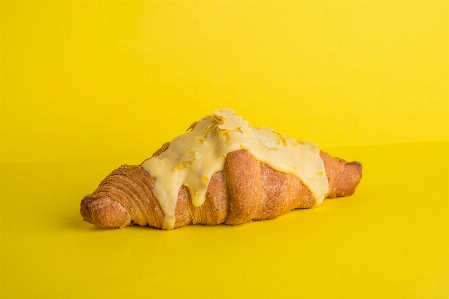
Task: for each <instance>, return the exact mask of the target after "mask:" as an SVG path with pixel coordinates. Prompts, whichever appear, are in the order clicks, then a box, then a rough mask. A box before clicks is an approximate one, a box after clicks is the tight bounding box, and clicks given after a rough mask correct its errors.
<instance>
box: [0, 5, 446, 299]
mask: <svg viewBox="0 0 449 299" xmlns="http://www.w3.org/2000/svg"><path fill="white" fill-rule="evenodd" d="M0 22H1V23H0V26H1V27H0V46H1V53H0V54H1V55H0V63H1V64H0V75H1V85H0V96H1V102H0V112H1V118H0V121H1V123H0V138H1V140H0V141H1V144H0V146H1V148H0V163H1V164H0V166H1V168H0V171H1V173H0V175H1V181H0V183H1V193H0V196H1V197H0V200H1V206H0V208H1V227H0V233H1V248H0V249H1V251H0V252H1V264H0V267H1V268H0V272H1V286H0V297H2V298H63V297H64V298H70V297H73V298H80V297H84V298H106V297H124V296H127V297H135V296H139V297H143V298H155V297H157V298H169V297H170V298H180V297H187V298H192V297H194V296H195V297H208V298H230V297H242V298H243V297H245V298H252V297H266V298H273V297H277V298H284V297H285V298H287V297H290V298H291V297H304V298H340V297H341V298H361V297H364V298H379V297H381V298H415V297H416V298H448V297H449V241H448V239H449V238H448V229H447V227H449V217H448V215H449V203H448V202H449V201H448V200H447V187H446V186H447V182H448V179H449V176H448V172H447V169H449V158H448V152H449V2H446V1H444V2H433V1H432V2H430V1H395V2H384V1H370V2H365V1H360V2H353V1H342V2H340V1H322V2H321V1H320V2H311V1H310V2H284V1H279V2H269V1H267V2H259V1H250V2H228V1H219V2H204V1H201V2H188V1H183V2H121V1H112V2H107V1H66V2H62V1H61V2H59V1H43V2H34V1H33V2H26V1H17V2H16V1H1V2H0ZM220 107H228V108H233V109H234V110H236V112H237V113H239V114H240V115H242V116H243V117H244V119H246V120H248V121H250V123H251V124H253V125H255V126H266V127H272V128H274V129H276V130H278V131H279V132H282V133H284V134H285V135H287V136H292V137H295V138H297V139H302V140H309V141H314V142H316V143H317V144H318V145H319V146H320V147H321V148H322V149H324V150H327V151H329V152H330V153H331V154H333V155H335V156H340V157H342V158H345V159H347V160H359V161H361V162H362V163H363V167H364V177H363V179H362V183H361V185H360V186H359V188H358V190H357V192H356V193H355V194H354V195H353V196H351V197H348V198H341V199H337V200H327V201H325V202H324V203H323V205H322V206H320V207H319V208H317V209H312V210H295V211H292V212H290V213H287V214H285V215H283V216H281V217H280V218H278V219H276V220H272V221H265V222H254V223H250V224H245V225H241V226H237V227H228V226H216V227H204V226H190V227H186V228H182V229H179V230H175V231H170V232H165V231H160V230H155V229H151V228H139V227H130V228H126V229H123V230H101V229H97V228H94V227H92V226H91V225H89V224H86V223H83V222H82V219H81V216H79V202H80V200H81V198H82V197H83V196H84V195H85V194H86V193H89V192H92V191H93V190H94V189H95V187H96V186H97V184H98V183H99V182H100V180H101V179H102V178H103V177H105V176H106V175H107V174H108V173H109V172H110V171H112V169H114V168H115V167H117V166H119V165H121V164H124V163H127V164H137V163H140V162H141V161H142V160H143V159H144V158H146V157H148V156H150V155H151V154H152V153H153V152H154V151H155V150H156V149H157V148H158V147H159V146H160V145H161V144H162V143H164V142H166V141H169V140H171V139H172V138H173V137H175V136H176V135H179V134H181V133H182V132H184V131H185V129H186V128H187V127H188V126H189V125H190V124H191V123H192V122H194V121H196V120H198V119H199V118H201V117H202V116H204V115H207V114H211V113H212V112H213V109H215V108H220Z"/></svg>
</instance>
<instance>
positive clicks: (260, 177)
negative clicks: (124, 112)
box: [80, 143, 362, 228]
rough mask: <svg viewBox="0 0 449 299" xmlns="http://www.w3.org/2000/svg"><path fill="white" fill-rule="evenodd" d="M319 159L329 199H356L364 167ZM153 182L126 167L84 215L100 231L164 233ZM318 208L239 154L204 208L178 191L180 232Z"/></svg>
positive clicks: (287, 178)
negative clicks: (140, 229)
mask: <svg viewBox="0 0 449 299" xmlns="http://www.w3.org/2000/svg"><path fill="white" fill-rule="evenodd" d="M168 147H169V144H168V143H167V144H164V146H163V147H162V148H161V149H159V150H158V151H157V152H156V153H155V154H154V155H159V154H160V153H162V152H163V151H165V150H166V149H167V148H168ZM320 156H321V158H322V160H323V163H324V166H325V169H326V174H327V177H328V181H329V192H328V194H327V196H328V197H337V196H347V195H351V194H352V193H353V192H354V191H355V188H356V187H357V185H358V183H359V181H360V179H361V175H362V166H361V164H360V163H359V162H350V163H348V162H346V161H344V160H342V159H339V158H333V157H331V156H330V155H328V154H327V153H324V152H321V154H320ZM154 180H155V179H154V178H153V177H151V176H150V175H149V174H148V172H146V171H145V170H144V169H143V168H142V166H141V165H137V166H128V165H123V166H121V167H119V168H118V169H116V170H114V171H113V172H112V173H111V174H110V175H109V176H107V177H106V178H105V179H104V180H103V181H102V182H101V183H100V185H99V187H98V188H97V189H96V190H95V191H94V192H93V193H92V194H89V195H86V197H84V199H83V200H82V201H81V210H80V211H81V215H82V216H83V218H84V220H85V221H87V222H89V223H92V224H94V225H97V226H100V227H125V226H127V225H129V224H133V223H136V224H139V225H142V226H144V225H149V226H152V227H156V228H161V227H162V224H163V219H164V214H163V212H162V210H161V208H160V206H159V203H158V201H157V199H156V197H155V196H154V195H153V192H152V189H153V183H154ZM314 204H315V200H314V198H313V196H312V194H311V192H310V191H309V190H308V189H307V188H306V187H305V186H304V185H303V184H302V183H301V182H300V181H299V180H298V179H297V178H296V177H294V176H293V175H291V174H285V173H281V172H278V171H275V170H274V169H272V168H271V167H269V166H268V165H266V164H264V163H261V162H259V161H257V160H256V159H255V158H253V157H252V155H251V154H250V153H249V152H248V151H246V150H239V151H235V152H231V153H229V154H228V156H227V158H226V162H225V166H224V168H223V171H220V172H217V173H215V174H214V175H213V176H212V178H211V181H210V183H209V186H208V190H207V194H206V200H205V202H204V204H203V205H201V206H200V207H195V206H193V204H192V202H191V200H190V195H189V192H188V190H187V188H186V187H182V188H181V189H180V190H179V194H178V201H177V204H176V209H175V217H176V222H175V228H177V227H182V226H186V225H188V224H206V225H215V224H220V223H225V224H230V225H236V224H241V223H245V222H248V221H251V220H265V219H272V218H276V217H278V216H279V215H282V214H283V213H285V212H288V211H290V210H292V209H295V208H310V207H312V206H314Z"/></svg>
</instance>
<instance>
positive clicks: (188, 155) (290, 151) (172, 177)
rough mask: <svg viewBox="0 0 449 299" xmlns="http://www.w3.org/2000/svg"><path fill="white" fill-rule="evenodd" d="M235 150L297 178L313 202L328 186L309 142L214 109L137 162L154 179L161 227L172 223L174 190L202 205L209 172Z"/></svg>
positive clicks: (173, 222) (173, 216) (317, 156)
mask: <svg viewBox="0 0 449 299" xmlns="http://www.w3.org/2000/svg"><path fill="white" fill-rule="evenodd" d="M240 149H246V150H248V151H249V152H250V153H251V155H252V156H253V157H254V158H255V159H257V160H258V161H260V162H263V163H265V164H267V165H269V166H270V167H271V168H273V169H275V170H277V171H280V172H284V173H291V174H293V175H294V176H295V177H297V178H298V179H299V180H300V181H301V182H302V183H303V184H304V185H305V186H306V187H307V188H309V190H310V191H311V193H312V195H313V197H314V198H315V206H317V205H319V204H321V202H322V201H323V199H324V196H325V194H326V192H327V190H328V188H329V186H328V181H327V177H326V172H325V169H324V164H323V161H322V160H321V158H320V150H319V149H318V147H317V146H316V145H315V144H314V143H312V142H297V141H296V140H295V139H293V138H290V137H286V136H284V135H282V134H280V133H278V132H276V131H274V130H272V129H267V128H254V127H252V126H251V125H250V124H249V123H248V122H247V121H245V120H243V119H242V117H241V116H239V115H237V114H236V113H235V112H234V111H233V110H231V109H218V110H215V114H212V115H208V116H205V117H203V118H202V119H200V120H199V121H198V122H196V123H193V124H192V125H191V126H190V127H189V128H188V129H187V132H186V133H184V134H182V135H180V136H178V137H175V138H174V139H173V140H172V141H171V143H170V146H169V148H168V149H167V150H166V151H165V152H163V153H162V154H160V155H159V156H156V157H152V158H150V159H148V160H146V161H145V162H144V163H143V164H142V166H143V168H144V169H145V170H146V171H147V172H148V173H149V174H150V175H151V176H152V177H154V178H155V179H156V180H155V181H154V186H153V194H154V195H155V196H156V198H157V200H158V202H159V204H160V206H161V208H162V211H163V212H164V215H165V219H164V224H163V228H164V229H172V228H174V225H175V221H176V219H175V208H176V202H177V199H178V193H179V189H180V188H181V187H182V186H183V185H184V186H186V187H187V188H188V190H189V193H190V197H191V199H192V204H193V205H194V206H196V207H199V206H201V205H202V204H203V203H204V201H205V196H206V191H207V187H208V184H209V181H210V178H211V177H212V175H213V174H214V173H215V172H218V171H221V170H222V169H223V167H224V163H225V160H226V155H227V154H228V153H230V152H233V151H236V150H240Z"/></svg>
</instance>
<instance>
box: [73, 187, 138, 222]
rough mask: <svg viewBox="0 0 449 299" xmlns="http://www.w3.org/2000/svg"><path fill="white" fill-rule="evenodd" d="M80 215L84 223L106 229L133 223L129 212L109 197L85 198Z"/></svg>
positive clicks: (88, 196)
mask: <svg viewBox="0 0 449 299" xmlns="http://www.w3.org/2000/svg"><path fill="white" fill-rule="evenodd" d="M80 213H81V216H82V217H83V220H84V221H86V222H88V223H91V224H93V225H96V226H99V227H104V228H121V227H125V226H127V225H129V224H130V223H131V219H130V217H129V214H128V211H127V210H126V209H125V208H124V207H123V206H122V205H121V204H120V203H118V202H115V201H113V200H111V199H110V198H108V197H99V198H92V197H91V196H90V195H87V196H85V197H84V198H83V200H82V201H81V205H80Z"/></svg>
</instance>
